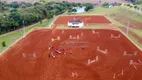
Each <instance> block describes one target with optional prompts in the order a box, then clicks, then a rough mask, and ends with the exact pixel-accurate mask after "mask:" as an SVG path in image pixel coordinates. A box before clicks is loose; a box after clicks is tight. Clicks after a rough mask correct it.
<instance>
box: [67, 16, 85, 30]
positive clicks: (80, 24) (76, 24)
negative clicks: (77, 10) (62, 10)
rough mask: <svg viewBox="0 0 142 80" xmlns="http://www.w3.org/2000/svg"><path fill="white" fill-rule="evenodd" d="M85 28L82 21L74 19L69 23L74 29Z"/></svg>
mask: <svg viewBox="0 0 142 80" xmlns="http://www.w3.org/2000/svg"><path fill="white" fill-rule="evenodd" d="M83 26H84V22H82V21H81V20H80V19H75V18H74V19H72V20H70V21H69V22H68V27H73V28H82V27H83Z"/></svg>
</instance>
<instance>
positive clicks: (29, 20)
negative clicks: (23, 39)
mask: <svg viewBox="0 0 142 80" xmlns="http://www.w3.org/2000/svg"><path fill="white" fill-rule="evenodd" d="M82 6H86V9H85V10H86V11H88V10H90V9H92V8H93V5H92V4H90V3H84V4H81V3H68V2H65V1H63V2H50V3H42V2H36V3H34V4H31V3H25V2H21V3H17V2H13V3H10V4H7V3H5V2H0V34H4V33H7V32H10V31H13V30H16V29H19V28H21V27H23V24H24V25H25V26H27V25H31V24H33V23H36V22H38V21H41V20H43V19H46V18H47V19H50V18H52V17H53V16H54V15H59V14H62V13H64V12H66V11H69V12H71V11H72V8H73V7H82Z"/></svg>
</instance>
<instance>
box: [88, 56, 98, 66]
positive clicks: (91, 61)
mask: <svg viewBox="0 0 142 80" xmlns="http://www.w3.org/2000/svg"><path fill="white" fill-rule="evenodd" d="M97 61H99V56H96V59H94V60H90V59H88V65H90V64H91V63H94V62H97Z"/></svg>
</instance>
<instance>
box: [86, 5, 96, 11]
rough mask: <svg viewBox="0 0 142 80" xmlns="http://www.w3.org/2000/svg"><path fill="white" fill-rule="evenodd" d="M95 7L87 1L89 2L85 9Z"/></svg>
mask: <svg viewBox="0 0 142 80" xmlns="http://www.w3.org/2000/svg"><path fill="white" fill-rule="evenodd" d="M93 8H94V7H93V5H92V4H90V3H87V4H86V8H85V11H89V10H90V9H93Z"/></svg>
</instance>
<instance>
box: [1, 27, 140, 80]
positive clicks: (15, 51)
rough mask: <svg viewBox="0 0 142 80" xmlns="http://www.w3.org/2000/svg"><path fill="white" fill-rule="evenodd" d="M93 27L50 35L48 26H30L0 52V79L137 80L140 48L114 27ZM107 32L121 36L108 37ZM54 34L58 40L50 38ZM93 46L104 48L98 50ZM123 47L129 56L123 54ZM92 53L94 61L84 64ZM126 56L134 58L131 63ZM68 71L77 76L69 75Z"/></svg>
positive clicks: (129, 58) (91, 58) (138, 79)
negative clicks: (36, 28)
mask: <svg viewBox="0 0 142 80" xmlns="http://www.w3.org/2000/svg"><path fill="white" fill-rule="evenodd" d="M94 31H95V33H94V34H93V31H92V30H91V29H84V30H82V29H80V30H79V29H76V30H56V31H55V34H54V35H53V34H52V31H51V30H48V29H39V30H34V31H33V32H31V33H30V34H28V35H27V36H26V37H25V38H23V39H22V40H20V41H19V42H17V43H16V44H15V45H14V46H12V47H11V48H10V49H9V50H8V51H7V52H5V53H4V54H3V55H2V56H0V57H1V58H0V80H114V79H115V80H141V79H142V76H141V74H142V63H140V61H142V52H141V51H140V50H138V49H137V48H136V46H134V45H133V44H132V43H131V42H130V41H129V40H128V39H127V38H126V37H125V36H123V35H122V34H121V33H120V32H118V31H116V30H105V29H101V30H100V29H98V30H94ZM111 34H113V35H114V36H116V37H117V36H118V35H121V36H120V38H111V37H110V36H111ZM70 35H72V37H74V39H70V38H69V37H70ZM77 35H78V36H79V39H78V40H76V39H75V37H77ZM58 36H59V37H60V40H59V41H58V40H55V41H54V42H52V41H51V38H54V39H55V38H57V37H58ZM63 43H66V44H67V43H72V44H76V43H81V44H76V45H69V44H67V45H64V44H63ZM82 43H87V45H83V44H82ZM51 45H52V46H53V48H51V49H50V50H49V46H51ZM97 46H99V47H100V49H101V50H105V49H107V50H108V52H107V53H103V52H100V51H98V50H97ZM55 50H59V51H60V52H61V53H60V54H59V53H57V52H55ZM70 51H72V52H70ZM124 51H126V52H127V54H129V55H131V56H124V54H123V53H124ZM135 51H137V55H135V56H134V55H132V54H133V53H134V52H135ZM64 52H65V53H66V55H65V54H64ZM51 53H53V55H54V56H55V58H52V57H51ZM23 54H25V55H23ZM33 54H35V55H33ZM49 55H50V56H49ZM96 56H98V61H95V62H93V63H91V64H90V65H88V63H87V62H88V59H90V60H91V61H92V60H96ZM130 60H134V62H133V65H130V64H129V63H130ZM72 73H77V74H78V76H76V77H73V76H72Z"/></svg>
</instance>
